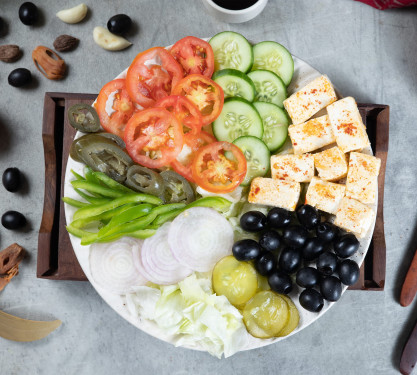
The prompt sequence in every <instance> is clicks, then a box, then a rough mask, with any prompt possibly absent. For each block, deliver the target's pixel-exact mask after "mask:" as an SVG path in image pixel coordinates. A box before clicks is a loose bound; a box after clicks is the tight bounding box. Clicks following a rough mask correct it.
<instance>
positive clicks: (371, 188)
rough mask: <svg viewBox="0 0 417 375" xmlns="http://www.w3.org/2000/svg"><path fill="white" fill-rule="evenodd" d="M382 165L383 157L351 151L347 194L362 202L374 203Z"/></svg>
mask: <svg viewBox="0 0 417 375" xmlns="http://www.w3.org/2000/svg"><path fill="white" fill-rule="evenodd" d="M380 167H381V159H379V158H376V157H375V156H372V155H366V154H361V153H359V152H351V153H350V160H349V171H348V175H347V179H346V196H347V197H350V198H353V199H357V200H358V201H361V202H362V203H368V204H369V203H374V202H375V199H376V192H377V189H378V174H379V169H380Z"/></svg>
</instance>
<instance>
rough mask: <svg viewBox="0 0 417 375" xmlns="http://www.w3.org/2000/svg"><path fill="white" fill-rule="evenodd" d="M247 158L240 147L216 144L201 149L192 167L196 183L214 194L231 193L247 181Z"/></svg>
mask: <svg viewBox="0 0 417 375" xmlns="http://www.w3.org/2000/svg"><path fill="white" fill-rule="evenodd" d="M246 169H247V165H246V158H245V155H243V152H242V151H240V149H239V147H237V146H235V145H234V144H232V143H229V142H215V143H211V144H209V145H207V146H204V147H202V148H200V149H199V150H198V151H197V152H196V155H195V157H194V161H193V163H192V165H191V170H192V175H193V178H194V181H195V182H196V183H197V184H198V185H199V186H200V187H202V188H203V189H204V190H207V191H210V192H212V193H230V192H231V191H233V190H235V189H236V188H237V187H238V186H239V185H240V184H241V183H242V181H243V180H244V179H245V175H246Z"/></svg>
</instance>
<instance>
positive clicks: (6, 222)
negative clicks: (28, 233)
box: [1, 211, 26, 229]
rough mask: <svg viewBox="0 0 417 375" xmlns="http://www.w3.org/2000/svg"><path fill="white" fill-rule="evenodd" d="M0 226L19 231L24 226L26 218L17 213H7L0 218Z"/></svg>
mask: <svg viewBox="0 0 417 375" xmlns="http://www.w3.org/2000/svg"><path fill="white" fill-rule="evenodd" d="M1 224H2V225H3V227H5V228H6V229H19V228H22V227H24V226H25V224H26V218H25V217H24V216H23V215H22V214H21V213H20V212H17V211H7V212H5V213H4V214H3V216H2V217H1Z"/></svg>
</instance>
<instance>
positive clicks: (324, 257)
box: [316, 251, 337, 276]
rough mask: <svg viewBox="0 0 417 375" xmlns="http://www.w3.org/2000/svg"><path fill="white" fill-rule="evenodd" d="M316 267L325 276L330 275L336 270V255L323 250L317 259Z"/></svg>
mask: <svg viewBox="0 0 417 375" xmlns="http://www.w3.org/2000/svg"><path fill="white" fill-rule="evenodd" d="M316 265H317V269H318V270H319V271H320V272H321V273H322V274H323V275H326V276H330V275H331V274H332V273H333V272H335V271H336V267H337V255H336V254H334V253H331V252H330V251H325V252H324V253H323V254H320V256H319V257H318V259H317V263H316Z"/></svg>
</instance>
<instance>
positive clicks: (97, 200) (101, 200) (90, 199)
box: [74, 189, 111, 204]
mask: <svg viewBox="0 0 417 375" xmlns="http://www.w3.org/2000/svg"><path fill="white" fill-rule="evenodd" d="M74 190H75V191H76V192H77V193H78V195H79V196H80V197H82V198H84V199H85V200H86V201H87V202H90V203H91V204H104V203H107V202H110V201H111V199H109V198H96V197H93V196H91V195H89V194H86V193H84V192H83V191H81V190H80V189H74Z"/></svg>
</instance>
